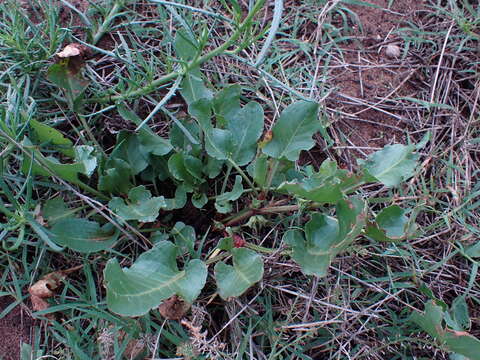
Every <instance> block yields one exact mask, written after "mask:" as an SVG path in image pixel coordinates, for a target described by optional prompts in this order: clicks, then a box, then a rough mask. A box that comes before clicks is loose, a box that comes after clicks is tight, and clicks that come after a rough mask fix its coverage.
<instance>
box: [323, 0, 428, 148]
mask: <svg viewBox="0 0 480 360" xmlns="http://www.w3.org/2000/svg"><path fill="white" fill-rule="evenodd" d="M388 2H389V1H387V0H370V1H369V3H371V4H373V5H376V6H378V7H367V6H357V5H352V6H350V9H351V10H352V11H354V12H355V13H356V14H357V15H358V17H359V22H360V24H361V27H360V26H359V25H357V24H356V25H354V32H355V34H357V35H356V36H355V39H354V40H352V41H350V42H349V43H348V44H345V45H342V46H341V51H340V54H339V56H338V57H336V58H337V60H336V61H334V62H333V64H332V65H331V66H332V67H333V71H332V73H333V77H332V78H331V82H332V83H333V86H334V87H335V88H336V90H335V91H334V92H333V94H332V95H331V96H330V97H329V98H328V99H327V105H328V106H329V107H330V108H331V110H332V111H333V112H337V114H338V115H337V116H336V119H335V120H336V121H335V124H334V128H337V129H338V132H337V134H336V135H337V136H336V137H337V139H335V140H337V143H340V144H341V143H345V141H344V140H343V139H342V138H344V136H346V137H347V138H348V142H346V143H345V145H351V146H352V147H353V146H355V147H360V148H364V149H363V151H364V153H369V152H371V151H373V149H372V150H369V149H368V148H369V147H371V148H377V147H383V146H384V145H386V144H388V143H393V142H405V130H406V129H407V128H408V127H409V126H411V125H412V123H411V120H410V116H409V112H408V110H406V109H405V108H404V107H401V106H395V103H392V101H391V100H390V99H392V98H399V97H415V94H416V93H418V92H419V91H422V88H423V85H422V82H421V79H419V76H420V75H419V73H417V71H416V69H417V68H418V66H417V65H418V63H419V61H420V60H419V59H418V57H417V56H415V54H414V53H412V52H411V51H408V52H407V54H405V55H404V48H403V46H404V44H403V43H402V41H401V39H400V38H399V37H398V35H396V33H395V31H396V30H397V29H398V28H399V27H402V26H403V25H404V24H405V23H406V22H407V21H411V22H413V23H415V21H416V17H417V16H419V12H420V10H422V8H423V4H422V2H421V1H413V0H396V1H394V2H393V4H392V7H391V8H390V9H387V7H388ZM388 45H395V46H398V48H399V49H400V56H399V57H394V58H391V57H388V56H387V55H386V47H387V46H388ZM386 105H388V106H386ZM339 133H342V135H343V136H341V134H339ZM349 142H350V143H349ZM353 155H354V156H355V157H358V156H359V155H361V154H358V153H356V154H355V153H354V154H353Z"/></svg>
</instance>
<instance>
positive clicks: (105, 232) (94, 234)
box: [51, 218, 119, 253]
mask: <svg viewBox="0 0 480 360" xmlns="http://www.w3.org/2000/svg"><path fill="white" fill-rule="evenodd" d="M51 233H52V239H53V240H54V241H55V242H56V243H57V244H59V245H61V246H66V247H68V248H70V249H72V250H75V251H79V252H83V253H91V252H96V251H101V250H106V249H109V248H111V247H112V246H113V244H115V242H116V241H117V239H118V234H119V231H118V230H117V229H115V228H114V227H113V225H112V224H105V225H104V226H102V227H100V225H99V224H98V223H96V222H94V221H89V220H86V219H75V218H67V219H61V220H59V221H57V222H56V223H55V225H54V226H53V228H52V230H51Z"/></svg>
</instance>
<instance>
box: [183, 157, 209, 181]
mask: <svg viewBox="0 0 480 360" xmlns="http://www.w3.org/2000/svg"><path fill="white" fill-rule="evenodd" d="M184 164H185V168H186V169H187V171H188V173H189V174H190V175H191V176H193V177H194V178H195V181H196V182H197V183H203V182H204V181H205V179H204V178H203V164H202V161H201V160H200V159H197V158H196V157H194V156H190V155H185V156H184Z"/></svg>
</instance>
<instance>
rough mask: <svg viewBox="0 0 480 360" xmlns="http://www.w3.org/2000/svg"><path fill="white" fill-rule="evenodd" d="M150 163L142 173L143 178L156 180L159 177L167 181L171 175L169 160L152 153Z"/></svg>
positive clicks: (149, 158)
mask: <svg viewBox="0 0 480 360" xmlns="http://www.w3.org/2000/svg"><path fill="white" fill-rule="evenodd" d="M148 164H149V165H148V166H147V168H146V169H145V170H143V171H142V172H141V173H140V177H141V178H142V180H144V181H149V182H154V181H156V179H159V180H160V181H165V180H167V179H168V178H169V177H171V174H170V171H169V170H168V160H167V159H166V158H165V157H164V156H156V155H150V156H149V157H148Z"/></svg>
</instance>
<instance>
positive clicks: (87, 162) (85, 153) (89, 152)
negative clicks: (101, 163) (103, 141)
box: [74, 145, 97, 176]
mask: <svg viewBox="0 0 480 360" xmlns="http://www.w3.org/2000/svg"><path fill="white" fill-rule="evenodd" d="M94 150H95V149H94V147H93V146H88V145H79V146H75V148H74V153H75V161H77V162H79V163H83V165H84V166H85V171H84V174H85V175H87V176H91V175H92V174H93V172H94V171H95V169H96V168H97V158H96V157H95V156H94V155H93V151H94Z"/></svg>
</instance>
